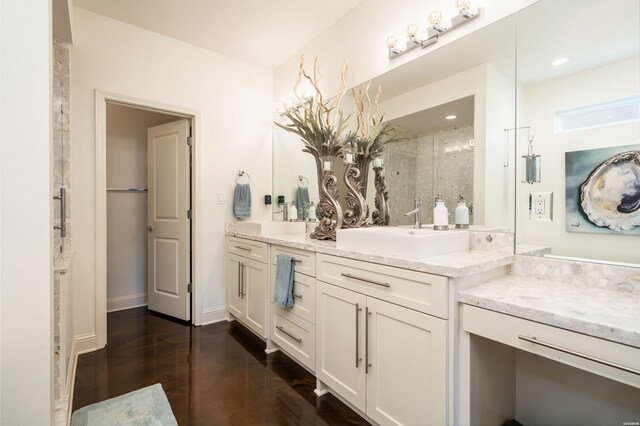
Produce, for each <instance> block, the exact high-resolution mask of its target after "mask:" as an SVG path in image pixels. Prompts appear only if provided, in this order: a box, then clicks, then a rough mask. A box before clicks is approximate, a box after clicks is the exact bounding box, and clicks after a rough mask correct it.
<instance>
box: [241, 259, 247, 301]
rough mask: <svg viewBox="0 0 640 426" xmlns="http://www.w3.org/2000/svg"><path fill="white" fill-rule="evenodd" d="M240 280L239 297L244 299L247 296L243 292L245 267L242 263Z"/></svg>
mask: <svg viewBox="0 0 640 426" xmlns="http://www.w3.org/2000/svg"><path fill="white" fill-rule="evenodd" d="M241 265H242V269H241V271H242V280H241V281H240V284H241V287H240V297H241V298H243V299H244V297H245V296H246V295H247V293H245V292H244V281H245V276H244V274H245V272H246V271H247V269H246V268H247V265H245V263H244V262H242V264H241Z"/></svg>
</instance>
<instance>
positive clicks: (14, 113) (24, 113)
mask: <svg viewBox="0 0 640 426" xmlns="http://www.w3.org/2000/svg"><path fill="white" fill-rule="evenodd" d="M0 8H1V9H0V41H1V45H0V93H2V98H1V104H0V112H1V115H0V131H1V134H0V141H1V145H0V194H1V202H0V218H1V222H0V253H1V257H0V272H1V275H0V292H1V296H0V300H1V305H0V325H1V329H0V360H1V364H0V372H1V373H0V374H1V375H0V398H1V399H0V414H1V417H0V423H1V424H3V425H48V424H51V422H52V419H53V417H52V416H53V409H52V405H53V404H52V396H53V374H52V371H53V342H52V337H53V327H52V324H53V310H52V304H53V302H52V300H53V274H52V233H53V231H52V217H51V205H52V198H51V197H52V193H51V186H50V185H51V184H50V181H51V165H50V161H51V159H50V155H51V138H50V132H51V54H52V53H51V46H52V45H51V5H50V2H49V1H47V0H39V1H31V2H24V1H20V0H3V1H2V3H1V4H0Z"/></svg>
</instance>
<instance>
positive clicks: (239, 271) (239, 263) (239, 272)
mask: <svg viewBox="0 0 640 426" xmlns="http://www.w3.org/2000/svg"><path fill="white" fill-rule="evenodd" d="M240 265H241V262H238V297H240V298H242V297H241V296H240V277H241V276H242V272H241V269H240V268H241V266H240Z"/></svg>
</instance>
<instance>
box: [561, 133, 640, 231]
mask: <svg viewBox="0 0 640 426" xmlns="http://www.w3.org/2000/svg"><path fill="white" fill-rule="evenodd" d="M565 176H566V178H565V187H566V230H567V232H587V233H599V234H626V235H640V144H639V145H625V146H616V147H607V148H597V149H588V150H583V151H572V152H566V153H565Z"/></svg>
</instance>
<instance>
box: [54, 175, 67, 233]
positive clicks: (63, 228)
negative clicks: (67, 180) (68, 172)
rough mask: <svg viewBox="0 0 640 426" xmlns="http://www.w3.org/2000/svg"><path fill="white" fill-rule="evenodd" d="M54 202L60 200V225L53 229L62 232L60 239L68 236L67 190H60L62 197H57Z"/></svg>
mask: <svg viewBox="0 0 640 426" xmlns="http://www.w3.org/2000/svg"><path fill="white" fill-rule="evenodd" d="M53 199H54V200H60V225H59V226H58V225H56V226H54V227H53V229H59V230H60V238H65V237H66V236H67V190H66V189H64V188H62V187H61V188H60V195H55V196H54V197H53Z"/></svg>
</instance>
